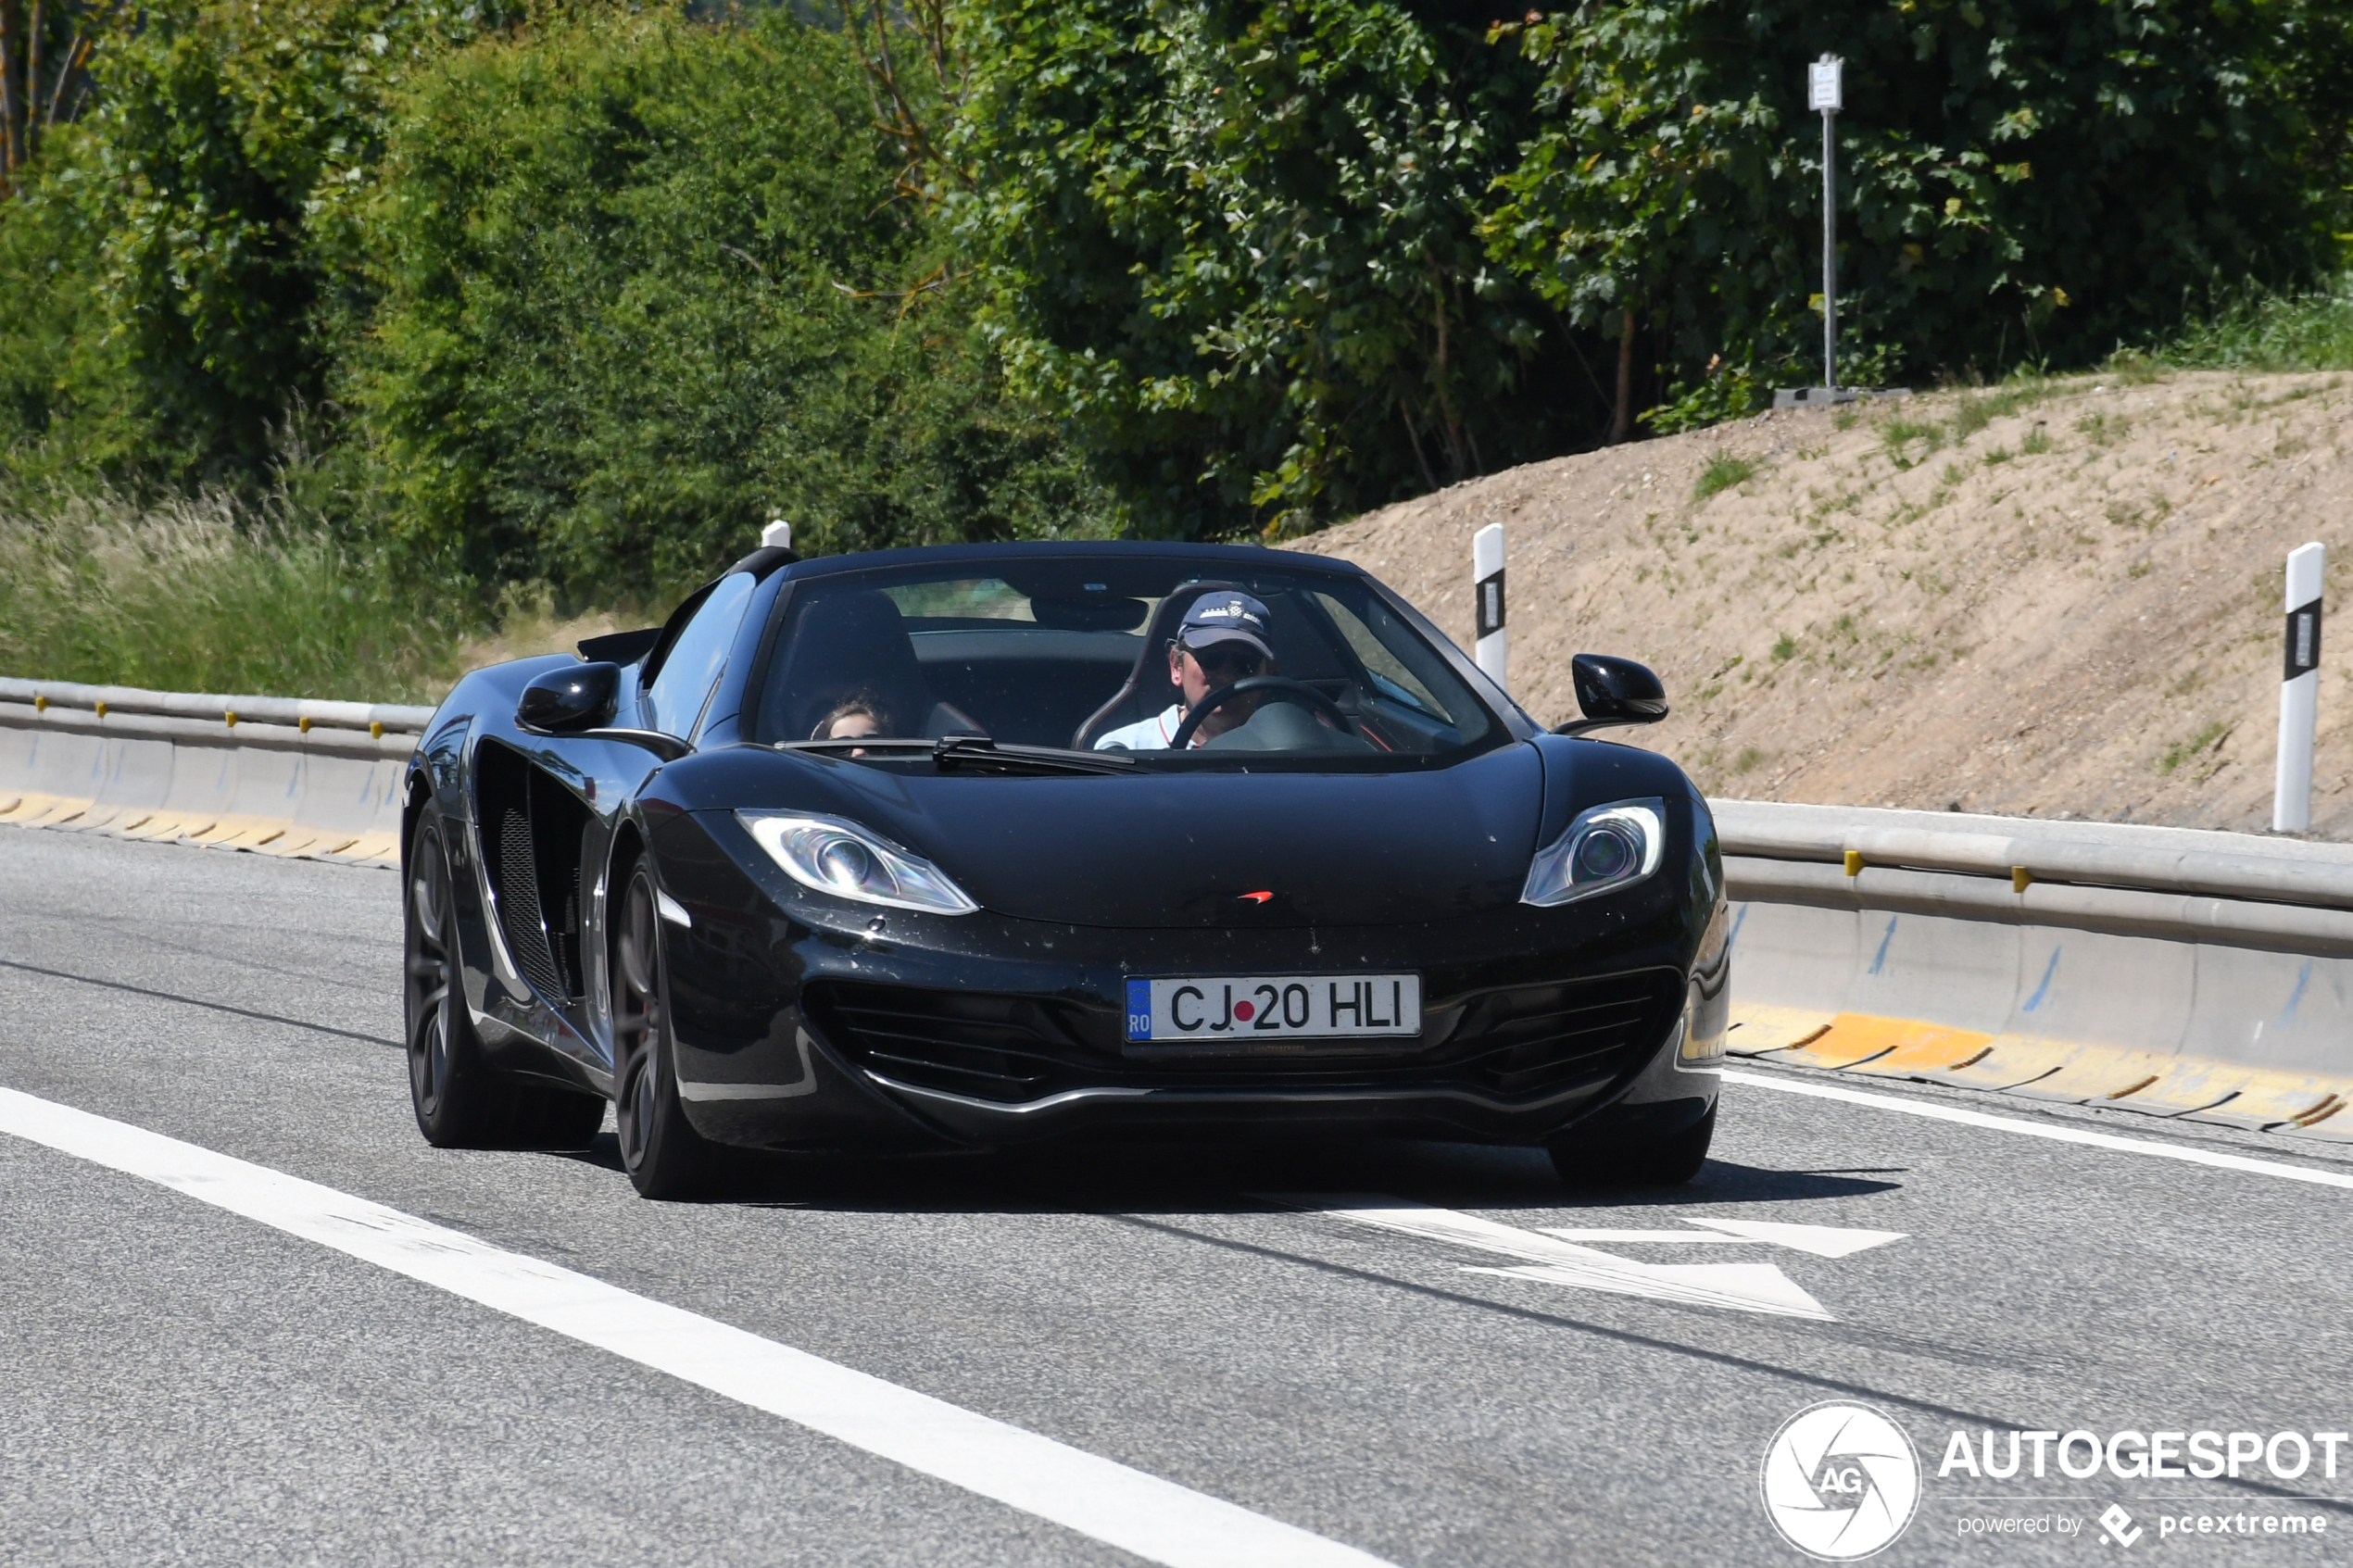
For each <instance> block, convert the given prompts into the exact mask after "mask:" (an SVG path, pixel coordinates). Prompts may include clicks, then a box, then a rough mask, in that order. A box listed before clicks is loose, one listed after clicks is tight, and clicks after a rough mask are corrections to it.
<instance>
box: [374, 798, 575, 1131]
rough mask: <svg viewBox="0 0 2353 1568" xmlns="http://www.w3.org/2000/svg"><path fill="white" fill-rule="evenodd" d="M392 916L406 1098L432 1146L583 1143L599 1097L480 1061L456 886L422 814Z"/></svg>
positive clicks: (436, 818)
mask: <svg viewBox="0 0 2353 1568" xmlns="http://www.w3.org/2000/svg"><path fill="white" fill-rule="evenodd" d="M408 881H409V897H408V898H407V904H408V908H407V909H406V911H405V918H404V920H403V921H402V922H401V923H402V926H403V928H404V940H403V943H402V946H403V948H404V957H405V959H406V965H405V968H406V970H407V980H406V983H405V984H404V985H403V986H402V993H403V995H402V1000H403V1003H404V1006H403V1012H404V1014H405V1016H406V1021H407V1025H408V1028H407V1042H408V1047H409V1105H410V1108H411V1109H413V1110H415V1111H416V1113H417V1130H418V1131H419V1132H421V1133H422V1134H424V1135H425V1141H426V1142H427V1143H429V1144H432V1145H433V1146H434V1148H566V1149H578V1148H587V1147H588V1145H589V1144H590V1143H592V1142H594V1141H595V1139H596V1136H597V1131H598V1128H599V1127H601V1126H603V1125H604V1118H605V1102H604V1099H603V1098H602V1097H600V1096H596V1095H586V1094H581V1093H578V1092H576V1091H573V1090H570V1089H563V1088H558V1087H554V1086H552V1085H523V1084H515V1083H511V1082H510V1081H508V1080H507V1079H506V1078H505V1077H504V1076H503V1075H502V1074H501V1073H498V1072H497V1070H496V1069H495V1068H493V1067H492V1066H491V1065H490V1064H489V1063H488V1062H487V1061H485V1060H483V1051H482V1041H481V1038H480V1037H479V1036H478V1035H475V1033H474V1026H473V1016H472V1013H471V1012H470V1011H469V1010H467V1007H466V997H465V984H464V964H463V960H462V956H461V952H460V949H459V939H458V889H457V883H456V880H455V875H454V873H453V872H452V870H451V867H450V863H449V849H448V844H447V826H446V824H445V823H444V822H442V820H441V817H440V815H439V813H437V812H428V813H427V814H426V816H425V818H424V820H423V821H422V822H420V823H419V824H418V827H417V833H416V836H415V837H414V838H413V839H411V840H410V841H409V859H408Z"/></svg>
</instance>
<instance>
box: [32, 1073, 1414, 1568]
mask: <svg viewBox="0 0 2353 1568" xmlns="http://www.w3.org/2000/svg"><path fill="white" fill-rule="evenodd" d="M0 1132H6V1133H10V1134H13V1135H16V1136H18V1137H19V1138H23V1139H25V1140H26V1141H27V1142H30V1143H36V1144H41V1145H44V1147H46V1148H53V1149H56V1150H57V1151H58V1152H60V1153H63V1154H69V1155H73V1156H75V1157H76V1158H78V1159H82V1160H89V1161H91V1162H92V1163H94V1164H98V1165H103V1166H105V1167H107V1169H109V1170H113V1171H120V1172H121V1173H125V1174H127V1175H132V1176H137V1177H140V1178H142V1179H143V1180H145V1181H150V1182H154V1183H156V1184H157V1185H161V1186H166V1187H170V1188H171V1189H172V1190H173V1191H175V1192H179V1193H182V1194H184V1195H186V1196H187V1197H190V1198H196V1199H198V1200H200V1201H202V1202H205V1203H208V1204H211V1205H212V1206H213V1207H214V1208H217V1209H223V1210H228V1211H229V1212H230V1213H233V1214H239V1215H242V1216H244V1217H245V1218H246V1219H248V1220H254V1221H258V1222H259V1223H262V1224H265V1225H269V1226H271V1228H273V1229H276V1230H280V1231H283V1232H285V1233H286V1234H287V1235H289V1236H300V1237H302V1238H303V1239H304V1240H306V1241H314V1242H317V1243H318V1244H319V1245H321V1246H322V1247H328V1248H333V1249H334V1250H335V1251H338V1252H341V1253H344V1254H346V1256H349V1257H353V1258H357V1259H359V1260H360V1261H363V1262H369V1263H373V1264H375V1265H376V1266H378V1267H379V1268H384V1269H388V1270H390V1271H392V1272H393V1273H397V1274H402V1275H405V1276H406V1277H408V1278H409V1279H413V1280H417V1281H420V1282H422V1283H423V1284H426V1285H430V1286H436V1287H438V1288H439V1289H442V1290H446V1291H447V1292H449V1293H450V1294H451V1295H453V1296H460V1297H463V1298H466V1299H467V1300H469V1301H475V1302H479V1303H480V1304H481V1305H483V1306H485V1307H488V1308H491V1309H492V1310H494V1311H500V1312H505V1313H507V1314H508V1315H510V1316H511V1317H516V1318H520V1319H522V1321H523V1322H525V1323H534V1324H536V1325H537V1326H539V1327H541V1328H546V1329H550V1330H553V1331H554V1332H555V1333H558V1334H560V1335H563V1336H565V1337H567V1338H570V1339H574V1340H577V1341H579V1342H580V1343H582V1344H584V1345H591V1346H594V1347H596V1348H598V1349H600V1350H607V1351H610V1352H611V1353H612V1354H614V1355H616V1356H620V1357H622V1358H623V1359H624V1360H626V1361H635V1362H636V1363H637V1364H638V1365H640V1366H646V1367H651V1368H653V1369H654V1370H655V1371H657V1372H664V1373H668V1374H670V1375H671V1376H673V1377H676V1378H679V1379H681V1380H683V1381H685V1382H687V1383H692V1384H694V1385H696V1386H698V1387H702V1388H707V1389H709V1390H711V1392H712V1393H714V1394H718V1395H721V1396H723V1397H724V1398H726V1399H734V1400H736V1401H737V1402H739V1403H742V1404H747V1405H749V1406H751V1407H752V1408H754V1409H755V1410H762V1411H768V1412H769V1413H770V1414H772V1415H780V1416H782V1417H784V1418H785V1419H786V1421H790V1422H793V1423H795V1424H799V1425H801V1426H805V1427H808V1428H809V1429H811V1430H812V1431H815V1432H820V1433H823V1434H824V1435H825V1436H828V1437H832V1438H835V1439H837V1441H840V1442H843V1443H847V1444H849V1446H850V1447H852V1448H856V1449H864V1450H865V1451H866V1452H868V1453H871V1454H877V1455H880V1456H881V1457H882V1458H884V1459H887V1460H891V1461H896V1462H897V1463H900V1464H902V1465H905V1466H906V1467H907V1468H908V1469H910V1470H914V1471H919V1472H921V1473H922V1474H925V1475H930V1476H933V1477H936V1478H937V1479H938V1480H942V1481H946V1482H948V1483H950V1485H952V1486H961V1487H963V1488H964V1489H965V1490H966V1491H970V1492H976V1493H978V1494H979V1495H980V1496H982V1497H985V1498H989V1499H994V1500H996V1501H998V1502H1000V1503H1004V1504H1005V1505H1007V1506H1008V1507H1011V1508H1015V1509H1019V1510H1020V1511H1022V1512H1025V1513H1030V1514H1034V1515H1036V1516H1037V1517H1038V1518H1040V1519H1046V1520H1051V1522H1053V1523H1054V1524H1060V1525H1063V1527H1065V1528H1067V1529H1071V1530H1075V1531H1077V1532H1078V1533H1079V1534H1081V1535H1084V1536H1088V1537H1093V1538H1094V1539H1096V1540H1099V1541H1103V1542H1106V1543H1108V1544H1109V1545H1112V1546H1114V1547H1117V1548H1119V1549H1122V1550H1124V1551H1128V1552H1132V1553H1134V1554H1135V1555H1136V1556H1138V1557H1140V1558H1143V1559H1144V1560H1145V1561H1147V1562H1158V1563H1164V1564H1167V1565H1168V1568H1229V1565H1241V1564H1249V1565H1263V1568H1277V1565H1281V1568H1291V1565H1294V1564H1297V1565H1302V1568H1390V1565H1388V1564H1387V1563H1385V1562H1383V1561H1382V1560H1381V1559H1379V1558H1377V1557H1373V1556H1371V1555H1369V1554H1367V1553H1365V1552H1362V1551H1359V1550H1357V1549H1355V1548H1353V1547H1348V1546H1342V1545H1340V1543H1339V1542H1337V1541H1332V1540H1327V1539H1326V1538H1325V1537H1321V1536H1317V1535H1314V1534H1311V1533H1310V1532H1308V1531H1306V1530H1302V1529H1300V1528H1298V1527H1297V1526H1295V1525H1290V1524H1283V1523H1281V1522H1280V1521H1278V1520H1274V1519H1269V1518H1266V1517H1265V1515H1263V1514H1257V1513H1252V1512H1250V1511H1249V1510H1248V1509H1246V1508H1242V1507H1240V1506H1239V1505H1238V1504H1235V1503H1230V1502H1226V1501H1224V1500H1222V1499H1217V1498H1213V1497H1210V1496H1208V1495H1206V1494H1204V1493H1202V1492H1196V1491H1194V1490H1192V1489H1191V1488H1189V1487H1187V1486H1178V1485H1177V1484H1176V1483H1175V1482H1173V1481H1164V1480H1162V1479H1160V1478H1159V1477H1158V1476H1156V1475H1148V1474H1144V1473H1143V1472H1142V1471H1139V1470H1132V1469H1130V1468H1128V1467H1127V1466H1126V1465H1124V1464H1120V1463H1117V1462H1115V1461H1112V1460H1108V1459H1103V1458H1101V1457H1099V1456H1097V1455H1094V1454H1089V1453H1086V1452H1083V1451H1082V1450H1080V1449H1074V1448H1070V1447H1068V1446H1067V1445H1065V1444H1062V1443H1058V1442H1056V1441H1054V1440H1053V1439H1052V1438H1051V1437H1044V1436H1038V1434H1037V1433H1035V1432H1029V1431H1025V1430H1024V1429H1023V1428H1021V1427H1018V1426H1013V1425H1011V1424H1007V1423H1005V1422H1001V1421H996V1420H992V1419H991V1418H989V1417H988V1416H985V1415H980V1414H976V1413H975V1412H974V1411H967V1410H964V1409H963V1408H961V1407H959V1406H956V1405H951V1404H949V1403H948V1402H947V1401H945V1400H942V1399H933V1398H932V1397H931V1396H929V1395H928V1394H919V1393H917V1392H915V1391H914V1390H913V1389H912V1388H902V1387H900V1386H898V1385H897V1384H894V1383H887V1382H885V1381H884V1380H883V1379H881V1378H879V1377H875V1376H872V1375H870V1374H866V1373H862V1372H858V1371H855V1370H853V1369H851V1368H849V1367H846V1366H842V1365H840V1364H838V1363H837V1362H834V1361H826V1360H824V1359H823V1358H822V1357H818V1356H812V1355H811V1354H809V1353H808V1352H807V1351H805V1350H796V1349H794V1348H792V1347H790V1346H788V1345H781V1344H778V1343H777V1342H776V1341H774V1340H773V1339H762V1338H761V1337H760V1336H758V1335H755V1334H749V1333H747V1332H745V1331H744V1330H742V1329H739V1328H733V1327H730V1326H729V1325H727V1324H725V1323H719V1322H717V1321H715V1320H714V1319H711V1318H706V1317H703V1316H701V1315H699V1314H698V1313H695V1312H689V1311H686V1310H684V1309H683V1308H678V1307H672V1306H667V1305H664V1304H663V1303H661V1302H660V1301H656V1300H653V1299H651V1298H648V1297H644V1296H639V1295H637V1294H636V1293H635V1292H634V1291H628V1290H623V1289H622V1288H621V1287H620V1286H614V1285H608V1284H606V1283H605V1282H604V1281H602V1280H599V1279H593V1278H591V1277H589V1276H588V1275H586V1274H582V1273H573V1271H572V1270H570V1269H564V1268H559V1267H557V1266H556V1265H555V1264H553V1263H547V1262H543V1261H540V1260H539V1259H536V1258H530V1257H525V1256H523V1255H522V1254H521V1253H516V1252H509V1251H506V1250H504V1249H502V1248H497V1247H493V1246H491V1245H489V1244H488V1243H487V1242H484V1241H480V1240H477V1239H476V1238H475V1237H473V1236H467V1235H465V1234H464V1233H462V1232H459V1231H453V1230H448V1229H446V1228H444V1227H442V1226H440V1225H436V1224H433V1223H429V1222H427V1221H424V1220H420V1219H418V1218H416V1217H415V1216H414V1215H411V1214H405V1213H402V1212H401V1211H400V1210H397V1209H390V1208H386V1207H385V1206H384V1205H383V1204H381V1203H374V1202H371V1201H370V1200H368V1199H367V1198H355V1197H353V1196H352V1195H350V1194H349V1193H345V1192H338V1191H336V1190H335V1189H334V1188H333V1187H327V1186H321V1185H318V1184H317V1183H315V1182H307V1181H304V1180H303V1179H302V1178H300V1177H298V1176H290V1175H287V1174H285V1173H283V1172H279V1171H272V1170H271V1169H269V1168H268V1167H266V1166H261V1165H255V1164H250V1163H248V1162H247V1161H245V1160H238V1159H234V1158H233V1157H231V1156H229V1155H225V1154H217V1153H215V1152H213V1151H212V1150H211V1149H208V1148H199V1147H198V1146H196V1145H195V1144H190V1143H182V1142H181V1141H180V1140H179V1139H177V1138H170V1137H166V1136H164V1135H162V1134H160V1133H151V1132H148V1131H147V1130H146V1129H145V1128H143V1127H134V1126H132V1125H131V1124H130V1123H125V1122H116V1121H112V1120H110V1119H108V1118H107V1117H104V1116H96V1115H93V1114H91V1113H90V1112H88V1111H84V1110H75V1109H73V1108H72V1107H71V1106H66V1105H59V1104H57V1102H55V1101H53V1100H46V1099H42V1098H37V1097H35V1096H32V1095H28V1094H24V1093H21V1092H19V1091H18V1090H15V1089H8V1088H0Z"/></svg>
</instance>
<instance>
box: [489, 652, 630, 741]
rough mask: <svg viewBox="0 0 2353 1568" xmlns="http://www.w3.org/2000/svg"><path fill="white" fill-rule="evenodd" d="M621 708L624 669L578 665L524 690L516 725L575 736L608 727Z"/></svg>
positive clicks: (552, 672)
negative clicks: (607, 724)
mask: <svg viewBox="0 0 2353 1568" xmlns="http://www.w3.org/2000/svg"><path fill="white" fill-rule="evenodd" d="M620 707H621V666H620V665H618V664H607V663H597V664H577V665H574V666H573V668H571V669H569V670H550V671H547V673H546V674H545V675H542V676H540V677H539V678H538V679H537V680H535V681H534V682H532V683H531V684H529V685H527V686H525V687H523V689H522V700H521V701H519V702H517V703H516V704H515V722H516V723H517V724H518V725H520V726H521V727H522V728H523V729H526V730H529V731H531V732H532V733H533V734H542V735H563V734H576V733H577V732H579V731H582V730H593V729H595V728H597V727H598V725H600V724H603V723H605V722H606V721H609V720H610V719H611V718H612V716H613V714H614V713H615V712H616V711H618V710H619V709H620Z"/></svg>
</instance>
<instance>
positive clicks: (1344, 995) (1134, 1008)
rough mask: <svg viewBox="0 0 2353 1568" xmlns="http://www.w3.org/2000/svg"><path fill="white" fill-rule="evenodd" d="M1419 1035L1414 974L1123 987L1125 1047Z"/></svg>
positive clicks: (1418, 989) (1418, 984)
mask: <svg viewBox="0 0 2353 1568" xmlns="http://www.w3.org/2000/svg"><path fill="white" fill-rule="evenodd" d="M1421 1030H1422V977H1421V976H1420V975H1418V974H1357V975H1345V974H1342V975H1332V974H1265V975H1250V976H1247V977H1236V978H1232V979H1226V978H1219V979H1215V980H1130V981H1129V982H1128V983H1127V1037H1128V1039H1130V1040H1131V1041H1139V1040H1149V1041H1151V1042H1152V1043H1153V1044H1155V1045H1162V1044H1168V1045H1174V1044H1178V1043H1185V1044H1195V1045H1212V1044H1215V1045H1224V1046H1243V1045H1267V1044H1272V1043H1273V1042H1275V1041H1277V1040H1319V1039H1320V1040H1328V1039H1345V1038H1350V1037H1353V1036H1359V1035H1418V1034H1420V1033H1421Z"/></svg>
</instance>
